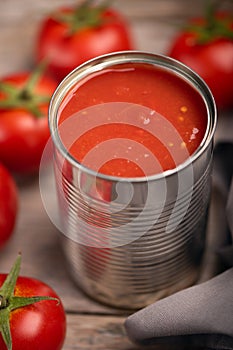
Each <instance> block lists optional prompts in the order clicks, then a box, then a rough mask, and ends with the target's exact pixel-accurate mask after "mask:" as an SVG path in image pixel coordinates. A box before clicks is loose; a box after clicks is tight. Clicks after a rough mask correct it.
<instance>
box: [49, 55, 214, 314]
mask: <svg viewBox="0 0 233 350" xmlns="http://www.w3.org/2000/svg"><path fill="white" fill-rule="evenodd" d="M125 63H127V64H131V63H133V64H134V63H137V64H148V65H153V66H156V67H159V68H160V69H165V70H168V71H170V72H172V74H176V75H177V76H179V78H180V79H184V80H186V81H187V82H188V83H189V84H191V85H192V86H193V88H194V89H195V90H196V91H198V93H199V94H200V96H201V97H202V99H203V101H204V103H205V105H206V110H207V118H208V121H207V129H206V132H205V136H204V139H203V140H202V142H201V144H200V146H199V147H198V149H197V150H196V152H194V153H193V154H192V155H191V156H190V157H188V159H187V160H186V161H185V162H184V163H182V164H180V165H178V166H177V167H176V168H175V169H172V170H168V171H165V172H162V173H160V174H156V175H153V176H149V177H147V178H143V177H142V178H141V177H139V178H133V179H132V178H130V179H128V178H120V177H118V178H117V177H113V176H107V175H104V174H101V173H96V172H94V171H92V170H91V169H88V168H86V167H85V166H83V165H82V164H80V163H79V162H78V161H76V160H75V159H74V158H73V157H72V156H71V155H70V154H69V152H68V150H67V149H66V148H65V147H64V145H63V143H62V141H61V139H60V136H59V132H58V119H59V108H60V106H61V103H62V102H63V101H64V99H65V97H66V96H67V95H68V94H69V92H70V91H72V89H73V88H74V87H75V86H76V85H77V84H78V83H79V82H80V81H82V80H83V79H85V78H86V77H88V76H89V75H90V74H92V73H93V72H100V71H101V70H103V69H108V68H111V67H114V66H115V65H118V66H119V65H121V64H125ZM216 118H217V117H216V107H215V103H214V100H213V97H212V94H211V92H210V91H209V89H208V87H207V86H206V84H205V83H204V82H203V80H202V79H201V78H200V77H199V76H197V75H196V74H195V73H194V72H193V71H192V70H190V69H189V68H188V67H186V66H184V65H183V64H181V63H179V62H177V61H175V60H173V59H170V58H168V57H165V56H162V55H156V54H151V53H145V52H138V51H129V52H119V53H114V54H109V55H104V56H101V57H98V58H95V59H93V60H90V61H88V62H86V63H84V64H83V65H81V66H79V67H78V68H77V69H75V70H74V71H73V72H71V73H70V74H69V75H68V76H67V77H66V78H65V79H64V80H63V81H62V82H61V84H60V85H59V86H58V88H57V90H56V91H55V93H54V95H53V98H52V101H51V104H50V111H49V124H50V130H51V136H52V140H53V145H54V170H55V178H56V186H57V193H58V202H59V208H60V209H59V210H60V213H59V215H60V217H61V219H62V230H61V231H62V232H61V235H60V238H61V245H62V248H63V250H64V252H65V257H66V259H67V262H68V264H69V268H70V270H71V273H72V276H73V278H74V280H75V281H76V282H77V283H78V285H79V286H80V287H81V288H82V290H83V291H84V292H85V293H87V294H88V295H89V296H91V297H93V298H94V299H96V300H98V301H100V302H103V303H106V304H109V305H112V306H115V307H120V308H127V309H137V308H140V307H143V306H145V305H148V304H150V303H152V302H154V301H156V300H158V299H160V298H162V297H165V296H167V295H170V294H172V293H174V292H176V291H178V290H180V289H183V288H185V287H187V286H190V285H192V284H193V283H195V281H196V280H197V278H198V276H199V273H200V267H201V263H202V256H203V252H204V249H205V231H206V222H207V216H208V205H209V198H210V187H211V177H210V175H211V163H212V154H213V135H214V131H215V127H216ZM106 191H107V193H108V199H107V200H106V198H105V199H104V198H103V196H100V193H102V194H103V193H106ZM116 194H117V195H116Z"/></svg>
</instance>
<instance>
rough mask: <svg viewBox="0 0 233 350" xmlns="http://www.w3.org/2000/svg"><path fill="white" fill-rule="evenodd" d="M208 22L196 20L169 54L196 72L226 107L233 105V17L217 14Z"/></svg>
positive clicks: (182, 33) (174, 43)
mask: <svg viewBox="0 0 233 350" xmlns="http://www.w3.org/2000/svg"><path fill="white" fill-rule="evenodd" d="M207 24H208V22H207V21H206V20H205V19H204V18H200V19H194V20H193V21H192V22H191V23H190V27H187V28H186V29H185V30H183V31H181V32H180V33H178V35H177V36H176V37H175V38H174V41H173V42H172V44H171V46H170V48H169V49H168V52H167V54H168V55H169V56H171V57H173V58H175V59H177V60H179V61H181V62H183V63H184V64H186V65H187V66H189V67H190V68H192V69H193V70H194V71H196V73H198V74H199V75H200V76H201V77H202V78H203V79H204V80H205V82H206V83H207V85H208V86H209V88H210V89H211V91H212V93H213V95H214V98H215V100H216V104H217V107H218V108H219V109H227V108H230V107H233V84H232V81H233V20H232V17H230V15H229V16H228V15H225V14H221V15H220V14H217V15H215V17H214V21H213V24H212V27H211V29H210V27H208V25H207ZM219 28H220V29H219ZM223 28H224V29H223Z"/></svg>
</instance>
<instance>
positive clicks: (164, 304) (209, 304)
mask: <svg viewBox="0 0 233 350" xmlns="http://www.w3.org/2000/svg"><path fill="white" fill-rule="evenodd" d="M125 327H126V331H127V333H128V335H129V337H130V338H131V339H132V340H133V341H134V342H137V343H139V344H141V345H151V344H153V345H154V344H169V345H170V347H169V349H172V347H171V346H172V345H174V346H178V348H179V349H181V346H184V347H185V349H190V348H191V346H195V347H207V348H210V349H228V350H229V349H233V268H231V269H228V270H227V271H225V272H223V273H222V274H220V275H218V276H217V277H214V278H212V279H211V280H209V281H207V282H204V283H202V284H199V285H196V286H194V287H190V288H187V289H185V290H183V291H181V292H178V293H175V294H173V295H171V296H169V297H167V298H165V299H162V300H159V301H157V302H156V303H154V304H152V305H150V306H148V307H146V308H144V309H142V310H140V311H138V312H136V313H135V314H133V315H131V316H129V317H128V319H127V320H126V323H125Z"/></svg>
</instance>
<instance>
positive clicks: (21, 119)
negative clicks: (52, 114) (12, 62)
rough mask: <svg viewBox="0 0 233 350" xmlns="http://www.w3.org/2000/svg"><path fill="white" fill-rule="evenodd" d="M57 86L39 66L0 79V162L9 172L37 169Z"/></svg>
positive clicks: (46, 138) (29, 171)
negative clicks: (49, 109) (49, 107)
mask: <svg viewBox="0 0 233 350" xmlns="http://www.w3.org/2000/svg"><path fill="white" fill-rule="evenodd" d="M56 87H57V82H56V81H55V80H53V79H52V78H49V77H47V76H45V75H44V74H42V72H41V67H39V69H38V70H35V71H34V72H33V73H31V72H22V73H17V74H12V75H11V76H8V77H5V78H3V79H2V80H1V81H0V161H1V162H2V163H3V164H4V165H5V166H6V167H7V168H8V169H9V170H10V171H13V172H16V173H31V172H34V171H37V170H38V168H39V164H40V159H41V155H42V153H43V150H44V147H45V145H46V142H47V141H48V139H49V136H50V133H49V126H48V106H49V101H50V99H51V96H52V94H53V92H54V90H55V89H56Z"/></svg>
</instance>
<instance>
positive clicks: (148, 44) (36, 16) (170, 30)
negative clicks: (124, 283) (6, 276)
mask: <svg viewBox="0 0 233 350" xmlns="http://www.w3.org/2000/svg"><path fill="white" fill-rule="evenodd" d="M68 3H74V1H62V0H60V1H59V0H51V1H47V0H40V1H31V0H0V76H3V75H5V74H7V73H11V72H14V71H17V70H21V69H25V68H30V67H32V66H33V64H34V62H33V52H34V42H35V38H36V34H37V30H38V24H39V22H40V20H41V18H42V17H43V16H44V14H46V13H47V12H49V11H50V10H52V9H53V8H55V7H56V6H58V5H61V4H68ZM114 5H115V7H116V8H118V9H121V11H122V12H123V13H124V14H125V16H126V17H127V19H128V21H129V22H130V25H131V27H132V34H133V36H134V39H135V46H136V47H137V48H138V49H141V50H146V51H151V52H157V53H165V52H166V47H167V45H168V42H169V40H170V39H171V38H172V37H173V35H174V32H175V31H176V28H177V27H176V26H174V23H176V24H177V23H181V22H182V21H184V20H185V19H186V18H187V17H189V16H193V15H196V14H198V13H201V9H202V6H203V4H202V0H196V1H195V6H193V1H189V0H166V1H162V0H157V1H156V0H119V1H115V3H114ZM48 176H50V175H48ZM48 181H49V178H48ZM18 186H19V200H20V203H19V204H20V208H19V217H18V222H17V226H16V229H15V232H14V236H13V238H12V240H11V241H10V242H9V244H8V245H7V246H6V247H5V248H4V249H3V250H2V251H1V253H0V270H1V272H8V271H9V269H10V267H11V264H12V263H13V261H14V260H15V257H16V255H17V253H18V252H19V251H21V252H22V256H23V261H22V269H21V272H22V274H23V275H27V276H33V277H35V278H38V279H41V280H43V281H44V282H46V283H48V284H49V285H51V286H52V287H53V288H54V289H55V290H56V292H57V293H58V294H59V296H60V297H61V299H62V301H63V303H64V307H65V310H66V314H67V323H68V329H67V337H66V341H65V344H64V349H65V350H71V349H72V350H73V349H79V350H84V349H93V350H95V349H99V350H100V349H101V350H104V349H106V350H117V349H121V350H133V349H135V345H133V344H131V342H130V341H129V340H128V339H127V336H126V334H125V331H124V327H123V322H124V320H125V318H126V316H127V313H126V312H123V311H120V310H116V309H113V308H110V307H107V306H103V305H101V304H99V303H97V302H95V301H93V300H91V299H89V298H88V297H87V296H85V295H84V294H83V293H82V292H81V291H80V290H79V289H78V288H77V286H76V285H75V284H74V283H73V281H72V279H71V278H70V276H69V271H68V269H67V268H66V265H65V260H64V257H63V255H62V252H61V249H60V246H59V244H58V239H57V238H58V234H57V230H56V228H55V227H54V226H53V224H52V223H51V222H50V220H49V218H48V215H47V213H46V210H45V209H44V206H43V203H42V200H41V196H40V188H39V177H38V176H34V177H32V178H27V179H24V180H22V179H21V180H20V181H18ZM48 188H49V187H48Z"/></svg>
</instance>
